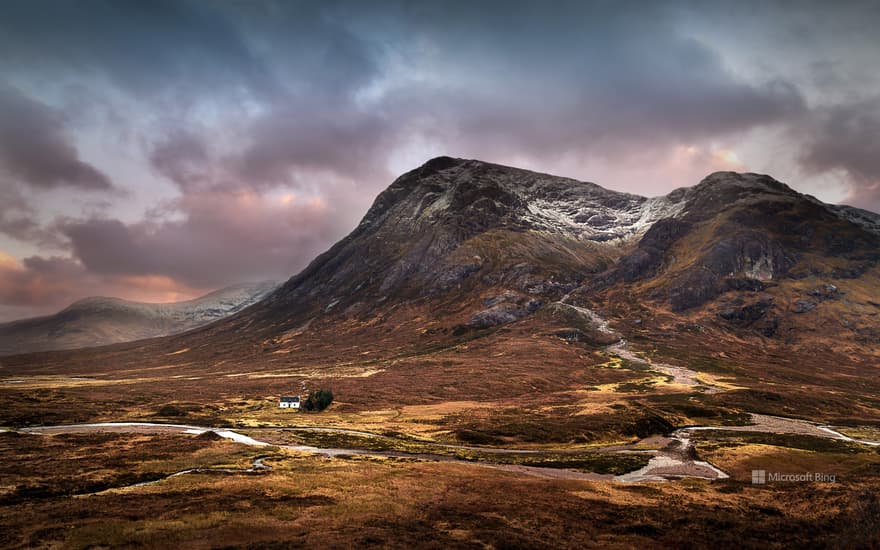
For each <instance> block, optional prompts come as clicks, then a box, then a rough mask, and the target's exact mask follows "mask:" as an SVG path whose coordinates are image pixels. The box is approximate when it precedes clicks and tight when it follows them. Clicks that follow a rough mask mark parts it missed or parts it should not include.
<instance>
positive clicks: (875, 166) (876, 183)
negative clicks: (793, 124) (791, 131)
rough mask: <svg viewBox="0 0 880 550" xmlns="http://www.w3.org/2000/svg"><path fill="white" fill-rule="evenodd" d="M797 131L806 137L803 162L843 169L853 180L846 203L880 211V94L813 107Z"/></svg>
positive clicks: (814, 167)
mask: <svg viewBox="0 0 880 550" xmlns="http://www.w3.org/2000/svg"><path fill="white" fill-rule="evenodd" d="M799 130H800V131H801V135H802V136H807V138H806V146H805V153H804V155H803V157H802V160H803V162H804V164H805V165H806V166H807V167H808V168H810V169H812V170H816V171H818V172H825V171H828V170H835V169H839V170H844V171H845V172H846V173H847V174H848V175H849V177H850V180H851V181H852V182H853V184H852V185H851V187H850V193H849V196H848V197H847V198H846V202H847V203H849V204H852V205H855V206H858V207H860V208H865V209H868V210H871V211H873V212H880V96H875V97H873V98H870V99H868V100H865V101H860V102H855V103H848V104H843V105H834V106H831V107H826V108H820V109H816V110H815V112H813V113H812V115H811V117H810V119H809V120H808V121H807V122H806V123H805V124H804V127H803V128H799ZM801 139H803V137H801Z"/></svg>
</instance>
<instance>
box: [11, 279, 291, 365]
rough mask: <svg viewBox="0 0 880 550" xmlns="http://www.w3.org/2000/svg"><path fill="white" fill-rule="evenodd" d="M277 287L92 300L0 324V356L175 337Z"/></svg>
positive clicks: (273, 284)
mask: <svg viewBox="0 0 880 550" xmlns="http://www.w3.org/2000/svg"><path fill="white" fill-rule="evenodd" d="M277 286H278V283H276V282H274V281H263V282H259V283H243V284H238V285H233V286H229V287H226V288H223V289H220V290H217V291H214V292H211V293H210V294H206V295H204V296H202V297H200V298H196V299H194V300H188V301H185V302H176V303H166V304H150V303H142V302H131V301H128V300H122V299H120V298H105V297H92V298H84V299H82V300H79V301H77V302H74V303H73V304H71V305H70V306H69V307H67V308H66V309H64V310H62V311H60V312H58V313H56V314H54V315H48V316H45V317H34V318H31V319H22V320H19V321H13V322H11V323H3V324H0V355H11V354H16V353H27V352H32V351H48V350H63V349H74V348H84V347H92V346H101V345H107V344H116V343H119V342H130V341H133V340H141V339H144V338H153V337H156V336H167V335H169V334H176V333H178V332H183V331H186V330H189V329H192V328H195V327H199V326H202V325H205V324H208V323H211V322H213V321H216V320H218V319H222V318H223V317H226V316H227V315H231V314H233V313H237V312H239V311H241V310H242V309H244V308H246V307H248V306H250V305H252V304H254V303H256V302H258V301H260V300H262V299H263V298H264V297H266V296H267V295H268V294H269V293H271V292H272V291H273V290H274V289H275V288H276V287H277Z"/></svg>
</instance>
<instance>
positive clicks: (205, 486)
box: [0, 298, 880, 548]
mask: <svg viewBox="0 0 880 550" xmlns="http://www.w3.org/2000/svg"><path fill="white" fill-rule="evenodd" d="M585 305H591V307H597V309H600V310H601V311H602V313H603V315H606V316H608V317H609V318H611V319H612V320H613V322H612V327H614V328H615V329H617V330H623V331H624V333H625V335H626V338H627V340H628V341H629V342H630V348H629V349H630V351H631V352H632V353H634V354H636V355H637V356H639V357H643V358H645V359H647V360H649V361H655V362H662V363H665V364H669V365H672V366H676V367H682V368H687V369H689V370H691V371H694V372H696V375H695V378H694V379H695V380H696V381H698V382H699V383H700V384H699V385H698V386H690V385H686V384H681V383H677V382H676V381H675V380H674V378H673V377H670V376H668V375H664V374H663V373H662V372H657V371H656V370H653V369H651V368H650V365H647V366H646V364H645V363H640V362H638V361H631V360H626V359H622V358H620V357H615V356H614V355H613V354H611V353H609V352H608V351H607V350H606V349H605V348H604V345H605V344H602V345H599V344H594V343H591V342H584V341H574V340H566V339H564V338H561V337H560V336H559V331H560V330H563V329H566V328H570V327H568V326H567V325H565V324H561V323H560V322H558V320H555V319H553V318H552V317H547V316H541V315H538V316H535V317H532V318H527V319H524V320H522V321H519V322H516V323H512V324H510V325H507V326H505V327H502V328H500V329H495V330H487V331H480V330H477V331H469V332H465V333H462V334H457V335H456V334H453V331H452V330H451V327H452V326H453V324H454V322H457V321H456V320H454V319H450V320H448V321H444V322H440V321H437V320H436V319H435V318H434V317H432V316H431V315H429V314H428V312H427V311H419V310H418V307H417V306H402V307H401V308H398V310H396V312H389V313H388V315H387V316H386V317H385V318H383V319H382V320H381V321H376V323H375V324H373V325H370V326H363V325H362V324H359V322H357V321H355V320H342V321H338V322H337V324H335V325H332V326H330V325H328V326H327V327H322V325H321V321H320V320H319V321H315V322H314V323H312V325H311V328H309V329H308V330H306V329H303V330H302V331H298V330H297V331H292V332H290V333H289V334H288V335H287V336H285V337H284V338H282V339H278V340H272V341H260V342H249V341H248V340H244V339H242V340H219V341H217V340H211V339H210V334H211V331H212V330H214V329H213V328H211V327H208V328H206V329H203V330H202V332H204V333H205V339H204V342H205V343H204V344H203V345H202V344H200V345H194V342H198V340H197V339H195V338H194V337H193V336H192V335H188V336H183V337H179V338H178V337H172V338H167V339H162V340H154V341H145V342H138V343H134V344H126V345H120V346H113V347H110V348H103V349H95V350H84V351H79V352H68V353H55V354H53V353H44V354H33V355H30V356H20V357H9V358H2V359H0V426H2V425H5V426H29V425H39V424H61V423H72V422H89V421H124V420H143V421H152V422H174V423H187V424H197V425H206V426H234V427H236V428H237V429H241V430H247V429H253V430H254V431H256V430H259V429H264V430H266V429H268V428H272V427H289V426H293V425H300V426H325V427H327V426H329V427H339V428H348V429H354V430H364V431H368V432H371V433H375V434H380V435H381V434H386V435H390V436H393V437H394V438H395V440H396V441H407V440H415V441H420V442H428V443H430V444H459V445H462V444H463V445H472V446H487V445H489V446H494V447H517V448H527V449H535V450H542V449H543V450H546V449H548V448H553V449H563V450H568V451H577V450H585V449H589V448H591V447H595V446H602V445H605V446H607V445H614V444H627V443H632V442H634V441H636V440H638V439H640V438H644V437H648V436H651V435H653V434H669V433H672V432H673V431H674V430H675V429H677V428H680V427H682V426H688V425H713V426H718V427H724V426H729V425H742V424H747V423H748V422H749V420H750V418H751V417H750V414H751V413H763V414H769V415H778V416H787V417H793V418H802V419H807V420H812V421H816V422H821V423H829V424H834V425H835V426H838V427H840V430H841V431H844V432H845V433H852V434H867V435H861V437H863V438H865V439H875V440H876V439H877V437H876V435H872V434H876V430H877V426H878V424H880V422H878V418H880V400H878V398H877V395H880V382H878V380H880V379H878V377H877V376H876V368H877V367H876V364H877V363H876V362H874V361H873V359H872V357H873V356H871V355H870V354H865V353H864V352H863V351H862V350H860V349H856V348H853V350H848V349H847V348H845V347H838V348H833V347H827V346H826V347H823V346H822V345H818V344H817V345H816V346H814V347H813V348H809V349H807V350H800V351H798V350H797V348H793V347H791V346H788V347H786V345H783V343H780V342H775V341H770V340H766V339H757V340H755V339H754V338H752V337H750V336H749V335H747V334H742V333H736V332H729V331H723V330H721V329H719V328H718V327H717V326H716V325H713V324H712V323H709V322H707V321H706V320H705V319H704V318H703V317H700V315H699V314H697V313H695V314H694V315H693V316H692V317H693V318H686V317H682V316H678V317H676V318H671V317H665V316H664V314H663V313H662V312H658V311H652V310H650V308H648V307H647V306H644V305H642V304H633V303H629V302H627V300H626V299H624V298H622V299H621V300H619V301H618V302H615V303H614V305H613V307H612V306H610V305H609V306H606V307H604V308H603V307H602V306H601V304H599V305H598V306H593V305H592V304H585ZM634 319H639V320H641V321H642V322H641V323H640V324H638V325H628V324H627V323H629V322H630V321H631V320H634ZM459 321H460V319H459ZM328 322H329V321H328ZM329 334H332V335H333V337H332V338H330V337H328V335H329ZM817 341H819V344H821V343H822V342H821V338H817ZM320 387H330V388H332V389H333V391H334V394H335V396H336V401H335V402H334V404H333V405H332V406H331V407H330V408H329V409H328V410H327V411H325V412H323V413H320V414H313V415H310V414H301V413H295V412H289V411H282V410H279V409H278V408H277V399H278V397H279V396H280V395H282V394H288V393H304V392H305V391H306V390H308V389H317V388H320ZM708 389H712V390H713V391H708ZM715 390H717V391H715ZM795 436H797V437H795ZM0 437H2V438H3V442H4V443H3V449H2V453H3V456H2V460H3V463H4V464H5V465H6V466H4V468H5V469H3V470H2V472H3V475H2V481H0V485H2V486H3V491H4V492H3V493H2V494H3V498H4V499H5V500H3V504H2V506H3V514H2V520H0V532H3V533H4V534H5V533H9V535H8V540H9V542H6V540H5V539H4V542H3V544H4V545H6V546H9V547H20V548H24V547H33V546H52V545H53V544H60V545H62V546H68V547H88V546H92V545H97V546H100V545H122V546H125V545H130V546H134V545H148V546H163V547H181V546H187V547H200V546H201V547H247V546H248V545H251V546H252V547H265V546H267V545H270V544H272V543H274V544H276V546H278V547H288V546H290V545H292V544H325V545H327V546H331V547H332V546H336V547H341V546H352V545H368V544H376V545H387V546H427V547H430V546H432V545H433V546H446V547H450V546H452V547H468V546H489V547H524V546H532V547H533V546H536V545H541V546H544V545H555V546H563V547H564V546H567V547H584V546H612V547H613V546H618V547H632V546H673V547H688V546H691V547H705V546H709V545H712V546H716V547H721V548H723V547H731V546H737V547H759V546H760V547H773V546H777V547H788V546H798V545H800V546H805V545H809V546H813V547H822V546H823V545H824V546H826V547H846V548H849V547H858V546H860V545H861V546H862V547H871V546H872V545H874V546H876V545H878V544H880V535H878V533H880V526H878V525H877V518H878V517H880V513H878V504H877V498H876V495H877V494H878V492H880V481H878V480H880V473H878V461H880V460H878V459H880V455H878V452H877V449H876V448H872V447H868V446H864V445H853V444H848V443H845V442H840V443H838V442H833V441H832V442H830V443H829V439H828V438H820V437H811V436H809V435H799V436H798V434H794V435H792V434H775V435H774V434H766V433H763V434H762V433H750V432H741V431H740V432H717V433H716V432H698V433H697V432H695V433H694V434H693V438H694V440H696V441H697V445H696V448H695V449H696V453H697V455H698V456H699V458H700V459H702V460H707V461H709V462H710V463H712V464H713V465H715V466H717V467H719V468H721V469H722V470H724V471H725V472H727V473H728V474H730V475H731V479H729V480H720V481H715V482H708V481H702V480H688V479H685V480H680V481H672V482H667V483H646V484H638V485H627V484H620V483H611V482H592V481H584V480H572V479H547V478H546V477H537V476H535V475H532V474H529V473H526V472H517V471H513V470H498V469H492V468H487V467H484V466H479V465H468V464H457V463H455V464H452V463H434V462H420V461H417V460H415V461H414V460H411V459H407V460H402V459H391V458H384V459H380V458H363V457H361V458H355V457H349V458H346V457H336V458H321V457H315V456H304V455H297V454H293V453H290V452H288V451H283V450H275V449H270V450H265V449H262V450H261V449H253V448H247V447H242V446H240V445H236V444H234V443H231V442H212V441H207V442H205V441H203V440H196V439H195V438H191V437H188V436H181V435H175V436H173V438H172V439H168V438H169V437H172V436H156V435H142V436H141V435H139V436H137V437H136V438H132V437H131V436H123V435H106V436H101V437H103V439H102V438H101V437H97V436H87V437H86V436H51V437H42V436H22V435H10V434H6V435H3V434H0ZM174 438H176V439H174ZM315 439H316V436H314V435H312V436H311V442H315V441H314V440H315ZM279 441H280V440H279ZM192 442H195V443H192ZM307 442H308V441H307ZM374 443H375V442H374ZM264 450H265V451H266V452H267V453H268V454H270V455H271V456H270V457H269V458H268V459H267V460H266V464H267V465H270V466H272V467H273V469H272V471H271V472H265V473H261V474H229V473H214V474H211V473H194V474H189V475H182V476H177V477H173V478H169V479H166V480H163V481H159V482H158V483H156V484H153V485H149V486H144V487H137V488H130V489H121V490H115V489H113V487H122V486H126V485H131V484H132V483H136V482H139V481H150V480H152V479H155V478H157V477H162V476H164V475H167V474H170V473H174V472H176V471H179V470H183V469H188V468H191V467H197V468H212V467H214V468H216V469H220V468H226V469H229V468H233V469H246V468H248V467H250V466H251V465H252V464H253V460H254V458H256V456H257V455H258V454H260V453H262V452H263V451H264ZM155 454H158V455H160V456H164V457H165V458H163V459H161V460H160V461H159V462H160V463H157V462H156V461H155V460H153V459H151V458H150V457H151V456H153V455H155ZM65 460H66V461H65ZM162 461H164V463H161V462H162ZM28 463H33V464H34V465H35V466H34V467H33V468H25V467H24V466H23V465H24V464H28ZM753 469H765V470H767V471H773V470H774V469H775V470H776V471H779V472H783V473H800V472H805V471H810V472H830V473H833V474H834V475H835V476H836V478H835V482H834V483H800V484H796V483H773V484H768V485H765V486H753V485H751V470H753ZM71 480H72V481H71ZM107 489H110V490H109V491H108V490H107ZM84 493H100V494H97V495H93V496H75V495H81V494H82V495H84ZM71 518H73V519H71Z"/></svg>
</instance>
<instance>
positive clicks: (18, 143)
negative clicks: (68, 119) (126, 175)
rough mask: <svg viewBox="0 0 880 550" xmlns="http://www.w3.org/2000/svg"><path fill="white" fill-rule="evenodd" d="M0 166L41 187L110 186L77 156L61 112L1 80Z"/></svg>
mask: <svg viewBox="0 0 880 550" xmlns="http://www.w3.org/2000/svg"><path fill="white" fill-rule="evenodd" d="M0 121H2V122H0V169H2V170H5V171H6V173H7V176H8V177H11V178H15V179H17V180H18V181H21V182H23V183H25V184H27V185H32V186H35V187H40V188H52V187H62V186H71V187H78V188H81V189H86V190H109V189H111V188H112V187H113V184H112V183H111V182H110V179H109V178H108V177H107V176H106V175H105V174H104V173H102V172H101V171H100V170H98V169H97V168H95V167H94V166H92V165H91V164H89V163H87V162H83V161H82V160H80V158H79V155H78V153H77V150H76V147H75V146H74V145H73V143H72V141H71V139H70V137H69V136H68V135H67V134H66V128H65V124H64V116H63V115H62V114H60V113H58V112H56V111H55V110H53V109H52V108H51V107H49V106H47V105H45V104H43V103H40V102H38V101H35V100H33V99H31V98H29V97H27V96H25V95H24V94H22V93H21V92H19V91H18V90H16V89H14V88H10V87H7V86H3V85H2V84H0Z"/></svg>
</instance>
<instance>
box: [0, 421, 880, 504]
mask: <svg viewBox="0 0 880 550" xmlns="http://www.w3.org/2000/svg"><path fill="white" fill-rule="evenodd" d="M272 429H278V430H282V431H322V432H330V433H341V434H357V435H363V436H369V437H385V436H377V434H373V433H370V432H365V431H358V430H347V429H344V428H330V427H301V428H272ZM699 430H723V431H750V432H765V433H788V434H804V435H813V436H818V437H825V438H830V439H839V440H843V441H849V442H853V443H859V444H864V445H872V446H880V442H878V441H868V440H860V439H854V438H851V437H849V436H847V435H844V434H842V433H840V432H839V431H836V430H834V429H833V428H832V427H830V426H827V425H821V424H817V423H813V422H808V421H806V420H797V419H791V418H782V417H775V416H769V415H760V414H752V424H750V425H745V426H689V427H684V428H680V429H678V430H676V431H675V432H673V433H672V434H671V435H669V436H653V437H651V438H648V439H649V440H651V441H650V442H651V443H653V444H655V445H663V446H662V447H661V448H659V449H639V448H636V447H635V445H634V444H629V445H616V446H609V447H603V448H597V449H594V452H609V453H621V454H626V453H638V454H650V455H652V456H651V459H650V460H649V462H648V464H647V465H646V466H644V467H643V468H639V469H638V470H635V471H632V472H629V473H625V474H621V475H616V476H615V475H612V474H596V473H587V472H579V471H574V470H566V469H553V468H542V467H538V466H527V465H516V464H500V463H492V462H478V461H471V460H464V459H461V458H456V457H452V456H445V455H437V454H430V453H406V452H401V451H371V450H366V449H345V448H331V447H314V446H310V445H289V444H280V445H278V444H273V443H270V442H267V441H261V440H258V439H255V438H253V437H251V436H248V435H245V434H242V433H238V432H235V431H232V430H229V429H226V428H214V427H206V426H192V425H187V424H158V423H152V422H98V423H91V424H68V425H58V426H34V427H28V428H21V429H19V430H17V431H18V432H21V433H27V434H34V435H52V434H67V433H92V432H105V433H107V432H110V433H140V434H156V433H171V434H182V435H200V434H203V433H205V432H209V431H211V432H214V433H216V434H217V435H218V436H220V437H222V438H224V439H228V440H230V441H234V442H236V443H240V444H243V445H249V446H253V447H269V446H272V447H277V448H281V449H287V450H291V451H296V452H304V453H309V454H317V455H322V456H327V457H337V456H343V455H347V456H368V457H369V456H371V457H397V458H414V459H419V460H427V461H432V462H454V463H459V464H468V465H471V466H481V467H488V468H494V469H498V470H505V471H511V472H519V473H525V474H529V475H534V476H539V477H545V478H555V479H581V480H592V481H616V482H624V483H640V482H651V481H668V480H670V479H679V478H684V477H696V478H701V479H707V480H717V479H726V478H728V477H729V476H728V474H727V473H725V472H724V471H722V470H721V469H719V468H717V467H716V466H714V465H712V464H710V463H708V462H706V461H702V460H697V459H696V458H695V457H696V453H695V451H694V444H693V442H692V441H691V432H693V431H699ZM3 431H11V430H8V429H4V430H3ZM643 441H644V442H648V440H643ZM437 446H439V447H443V448H451V449H462V450H469V451H472V450H477V451H481V452H486V453H494V454H499V455H500V454H531V453H542V452H546V453H553V452H565V453H571V452H572V451H571V450H569V449H566V450H564V451H554V450H552V449H542V450H535V449H507V448H499V447H474V446H466V445H452V444H437ZM262 461H263V457H261V458H258V459H256V460H255V461H254V463H253V465H252V466H251V468H247V469H231V468H227V469H217V468H195V469H188V470H182V471H180V472H175V473H173V474H170V475H168V476H165V477H164V478H161V479H159V480H155V481H148V482H143V483H138V484H135V485H132V486H131V487H141V486H146V485H152V484H154V483H158V482H160V481H162V480H164V479H168V478H171V477H175V476H180V475H185V474H193V473H232V474H235V473H255V472H259V471H268V470H271V467H269V466H268V465H265V464H263V462H262Z"/></svg>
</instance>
